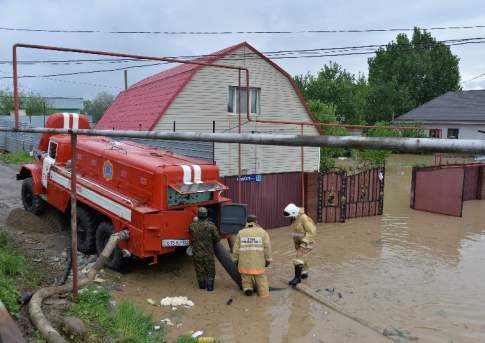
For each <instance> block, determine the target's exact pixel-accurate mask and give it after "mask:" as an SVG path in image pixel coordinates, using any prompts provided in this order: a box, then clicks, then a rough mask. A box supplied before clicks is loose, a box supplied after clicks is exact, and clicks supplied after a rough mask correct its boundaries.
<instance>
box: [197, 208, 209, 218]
mask: <svg viewBox="0 0 485 343" xmlns="http://www.w3.org/2000/svg"><path fill="white" fill-rule="evenodd" d="M207 215H208V212H207V208H205V207H199V209H198V210H197V217H199V219H205V218H207Z"/></svg>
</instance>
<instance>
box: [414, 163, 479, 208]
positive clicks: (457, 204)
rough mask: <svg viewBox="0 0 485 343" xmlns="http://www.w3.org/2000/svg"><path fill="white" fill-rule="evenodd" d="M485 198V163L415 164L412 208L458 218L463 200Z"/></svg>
mask: <svg viewBox="0 0 485 343" xmlns="http://www.w3.org/2000/svg"><path fill="white" fill-rule="evenodd" d="M479 199H485V164H483V163H473V164H452V165H442V166H431V167H414V168H413V177H412V185H411V208H413V209H415V210H421V211H427V212H432V213H441V214H446V215H450V216H457V217H461V216H462V214H463V202H464V201H467V200H479Z"/></svg>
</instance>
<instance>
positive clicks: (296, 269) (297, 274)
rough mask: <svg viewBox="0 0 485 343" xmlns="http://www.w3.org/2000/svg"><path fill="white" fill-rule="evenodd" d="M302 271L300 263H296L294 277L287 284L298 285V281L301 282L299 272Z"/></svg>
mask: <svg viewBox="0 0 485 343" xmlns="http://www.w3.org/2000/svg"><path fill="white" fill-rule="evenodd" d="M302 271H303V265H301V264H297V265H296V266H295V277H294V278H293V280H291V281H290V282H288V284H289V285H290V286H293V287H294V286H296V285H298V284H299V283H300V282H301V272H302Z"/></svg>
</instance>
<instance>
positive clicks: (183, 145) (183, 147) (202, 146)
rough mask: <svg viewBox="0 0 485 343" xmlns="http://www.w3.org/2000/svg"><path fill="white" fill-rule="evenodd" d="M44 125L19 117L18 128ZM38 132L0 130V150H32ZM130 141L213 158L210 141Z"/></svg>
mask: <svg viewBox="0 0 485 343" xmlns="http://www.w3.org/2000/svg"><path fill="white" fill-rule="evenodd" d="M14 126H15V120H14V119H13V118H11V117H8V116H0V127H14ZM28 127H44V117H43V116H29V117H20V128H28ZM40 135H41V134H39V133H21V132H1V131H0V150H4V151H9V152H15V151H32V150H33V148H34V147H36V146H37V143H38V142H39V139H40ZM130 140H132V141H135V142H138V143H141V144H146V145H151V146H155V147H159V148H162V149H166V150H170V151H173V152H174V153H176V154H180V155H184V156H188V157H193V158H197V159H201V160H204V161H213V160H214V144H213V143H212V142H194V141H164V140H157V139H140V138H132V139H130Z"/></svg>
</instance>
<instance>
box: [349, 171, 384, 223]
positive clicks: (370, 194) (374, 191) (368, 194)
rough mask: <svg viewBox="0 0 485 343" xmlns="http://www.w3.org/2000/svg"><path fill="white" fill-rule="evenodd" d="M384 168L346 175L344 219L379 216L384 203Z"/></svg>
mask: <svg viewBox="0 0 485 343" xmlns="http://www.w3.org/2000/svg"><path fill="white" fill-rule="evenodd" d="M384 176H385V168H384V167H377V168H371V169H366V170H360V171H357V172H353V173H352V174H349V175H346V189H347V192H346V200H347V202H346V205H347V206H346V216H345V218H357V217H370V216H376V215H381V214H382V211H383V203H384Z"/></svg>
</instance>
